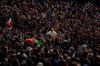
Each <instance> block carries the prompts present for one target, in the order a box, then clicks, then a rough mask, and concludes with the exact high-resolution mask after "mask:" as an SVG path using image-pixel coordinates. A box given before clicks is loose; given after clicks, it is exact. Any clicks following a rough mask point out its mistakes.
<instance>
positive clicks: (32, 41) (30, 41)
mask: <svg viewBox="0 0 100 66" xmlns="http://www.w3.org/2000/svg"><path fill="white" fill-rule="evenodd" d="M25 42H28V43H34V39H33V38H27V39H25Z"/></svg>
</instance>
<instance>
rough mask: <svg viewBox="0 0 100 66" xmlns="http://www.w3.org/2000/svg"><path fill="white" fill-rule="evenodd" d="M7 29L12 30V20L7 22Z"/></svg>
mask: <svg viewBox="0 0 100 66" xmlns="http://www.w3.org/2000/svg"><path fill="white" fill-rule="evenodd" d="M6 27H7V28H12V21H11V18H10V19H9V20H8V22H6Z"/></svg>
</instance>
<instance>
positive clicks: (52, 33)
mask: <svg viewBox="0 0 100 66" xmlns="http://www.w3.org/2000/svg"><path fill="white" fill-rule="evenodd" d="M47 35H50V36H51V37H54V36H56V35H57V33H56V31H49V32H47Z"/></svg>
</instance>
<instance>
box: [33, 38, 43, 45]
mask: <svg viewBox="0 0 100 66" xmlns="http://www.w3.org/2000/svg"><path fill="white" fill-rule="evenodd" d="M34 43H36V44H37V45H41V44H42V42H41V41H39V40H36V39H35V40H34Z"/></svg>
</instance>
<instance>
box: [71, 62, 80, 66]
mask: <svg viewBox="0 0 100 66" xmlns="http://www.w3.org/2000/svg"><path fill="white" fill-rule="evenodd" d="M71 66H80V65H79V64H78V63H77V62H72V63H71Z"/></svg>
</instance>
